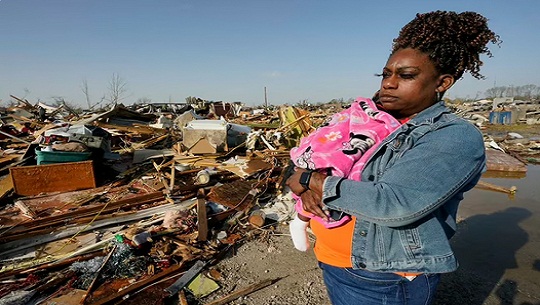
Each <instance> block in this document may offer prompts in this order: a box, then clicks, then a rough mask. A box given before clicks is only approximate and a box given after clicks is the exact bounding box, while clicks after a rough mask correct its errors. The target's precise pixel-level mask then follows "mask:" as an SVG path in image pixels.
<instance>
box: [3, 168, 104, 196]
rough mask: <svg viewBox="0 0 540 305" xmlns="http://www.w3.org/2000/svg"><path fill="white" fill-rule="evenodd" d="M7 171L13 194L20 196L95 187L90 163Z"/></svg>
mask: <svg viewBox="0 0 540 305" xmlns="http://www.w3.org/2000/svg"><path fill="white" fill-rule="evenodd" d="M9 171H10V174H11V178H12V181H13V187H14V189H15V193H17V194H18V195H22V196H33V195H37V194H40V193H49V192H68V191H76V190H84V189H89V188H94V187H96V179H95V177H94V167H93V164H92V161H83V162H69V163H58V164H47V165H36V166H20V167H12V168H10V169H9Z"/></svg>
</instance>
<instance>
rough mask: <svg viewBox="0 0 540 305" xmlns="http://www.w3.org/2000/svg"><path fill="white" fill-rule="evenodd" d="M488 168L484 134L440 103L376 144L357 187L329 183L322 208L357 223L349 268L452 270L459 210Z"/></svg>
mask: <svg viewBox="0 0 540 305" xmlns="http://www.w3.org/2000/svg"><path fill="white" fill-rule="evenodd" d="M485 164H486V157H485V147H484V142H483V138H482V134H481V132H480V131H479V130H478V129H477V128H476V127H475V126H473V125H472V124H470V123H468V122H467V121H465V120H464V119H461V118H459V117H457V116H456V115H454V114H452V113H451V112H450V111H449V109H448V108H446V106H445V105H444V102H438V103H436V104H434V105H433V106H431V107H429V108H427V109H425V110H424V111H422V112H420V113H419V114H417V115H416V116H415V117H414V118H413V119H411V120H410V121H409V122H407V123H406V124H404V125H403V126H401V127H400V128H399V129H397V130H396V131H394V132H393V133H392V134H391V135H389V136H388V137H387V138H386V139H385V140H384V141H383V142H382V143H381V144H380V146H379V147H378V149H377V150H376V152H375V153H374V154H373V155H372V156H371V158H370V159H369V160H368V162H367V164H366V166H365V168H364V170H363V172H362V179H361V181H353V180H347V179H343V178H340V177H327V178H326V179H325V182H324V186H323V202H324V204H325V205H326V206H328V207H329V208H331V209H335V210H339V211H343V212H346V213H348V214H351V215H354V216H356V217H357V220H356V223H355V228H354V236H353V242H352V243H353V244H352V257H351V261H352V266H353V268H355V269H366V270H371V271H379V272H397V271H402V272H423V273H443V272H451V271H454V270H456V269H457V266H458V264H457V260H456V257H455V256H454V253H453V251H452V249H451V248H450V243H449V239H450V238H451V237H452V236H453V235H454V233H455V230H456V214H457V210H458V205H459V202H460V201H461V200H462V199H463V193H464V192H466V191H468V190H470V189H471V188H473V187H474V185H475V184H476V183H477V182H478V180H479V179H480V175H481V174H482V172H483V171H484V169H485Z"/></svg>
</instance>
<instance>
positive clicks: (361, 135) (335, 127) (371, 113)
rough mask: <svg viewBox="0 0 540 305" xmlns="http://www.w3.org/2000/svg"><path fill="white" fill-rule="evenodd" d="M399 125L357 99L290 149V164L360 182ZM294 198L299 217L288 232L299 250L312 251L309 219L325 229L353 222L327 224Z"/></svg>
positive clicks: (328, 222)
mask: <svg viewBox="0 0 540 305" xmlns="http://www.w3.org/2000/svg"><path fill="white" fill-rule="evenodd" d="M400 125H401V124H400V123H399V122H398V121H397V120H396V119H395V118H394V117H392V116H391V115H389V114H388V113H386V112H383V111H380V110H378V109H377V106H376V105H375V103H374V102H373V101H372V100H371V99H368V98H357V99H356V100H355V101H354V102H353V103H352V104H351V107H349V108H347V109H345V110H343V111H341V112H339V113H336V114H334V115H333V116H332V117H331V118H330V120H329V122H328V123H326V124H324V125H322V126H321V127H319V128H318V129H317V130H315V131H314V132H312V133H311V134H309V135H308V136H307V137H305V138H302V139H301V140H300V144H299V145H298V147H295V148H293V149H291V152H290V155H291V160H292V161H293V163H294V164H295V165H296V166H297V167H301V168H305V169H309V170H316V171H320V172H324V173H326V174H328V175H332V176H339V177H345V178H347V179H352V180H357V181H360V177H361V172H362V169H363V168H364V165H365V164H366V162H367V161H368V159H369V157H370V156H371V155H372V154H373V152H374V151H375V149H376V148H377V146H378V144H379V143H381V141H382V140H383V139H384V138H386V137H387V136H388V135H389V134H390V133H392V132H393V131H394V130H396V129H397V128H398V127H399V126H400ZM293 197H294V198H295V199H296V204H295V209H296V211H297V212H298V214H297V215H296V216H295V218H294V220H293V221H292V222H291V223H290V225H289V229H290V232H291V236H292V240H293V243H294V246H295V247H296V248H297V249H298V250H301V251H306V250H307V249H308V248H309V240H308V236H307V231H306V230H307V226H308V224H309V222H308V221H309V219H310V218H311V219H314V220H316V221H319V222H321V223H322V224H323V225H324V226H325V227H326V228H333V227H337V226H341V225H343V224H344V223H346V222H348V221H349V220H350V216H348V215H345V216H344V217H342V218H341V219H337V220H334V219H332V218H330V220H329V221H326V220H324V219H322V218H320V217H317V216H314V215H313V214H311V213H308V212H306V211H304V210H303V208H302V199H301V198H300V197H299V196H296V195H293Z"/></svg>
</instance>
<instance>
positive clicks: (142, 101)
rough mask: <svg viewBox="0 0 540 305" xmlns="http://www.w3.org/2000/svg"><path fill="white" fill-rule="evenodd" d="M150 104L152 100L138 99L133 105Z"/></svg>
mask: <svg viewBox="0 0 540 305" xmlns="http://www.w3.org/2000/svg"><path fill="white" fill-rule="evenodd" d="M150 103H152V99H151V98H148V97H141V98H138V99H137V101H136V102H135V104H138V105H144V104H150Z"/></svg>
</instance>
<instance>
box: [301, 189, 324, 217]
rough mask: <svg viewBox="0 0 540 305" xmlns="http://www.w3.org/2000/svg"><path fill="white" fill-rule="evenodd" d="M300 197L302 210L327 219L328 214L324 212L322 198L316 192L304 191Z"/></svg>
mask: <svg viewBox="0 0 540 305" xmlns="http://www.w3.org/2000/svg"><path fill="white" fill-rule="evenodd" d="M300 198H302V208H303V209H304V211H306V212H309V213H311V214H313V215H315V216H319V217H321V218H322V219H324V220H326V221H328V220H329V218H328V215H327V214H326V213H325V212H326V209H325V206H324V204H323V203H322V198H321V196H320V195H319V194H317V192H314V191H311V190H309V191H306V192H304V193H302V195H301V196H300Z"/></svg>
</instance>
